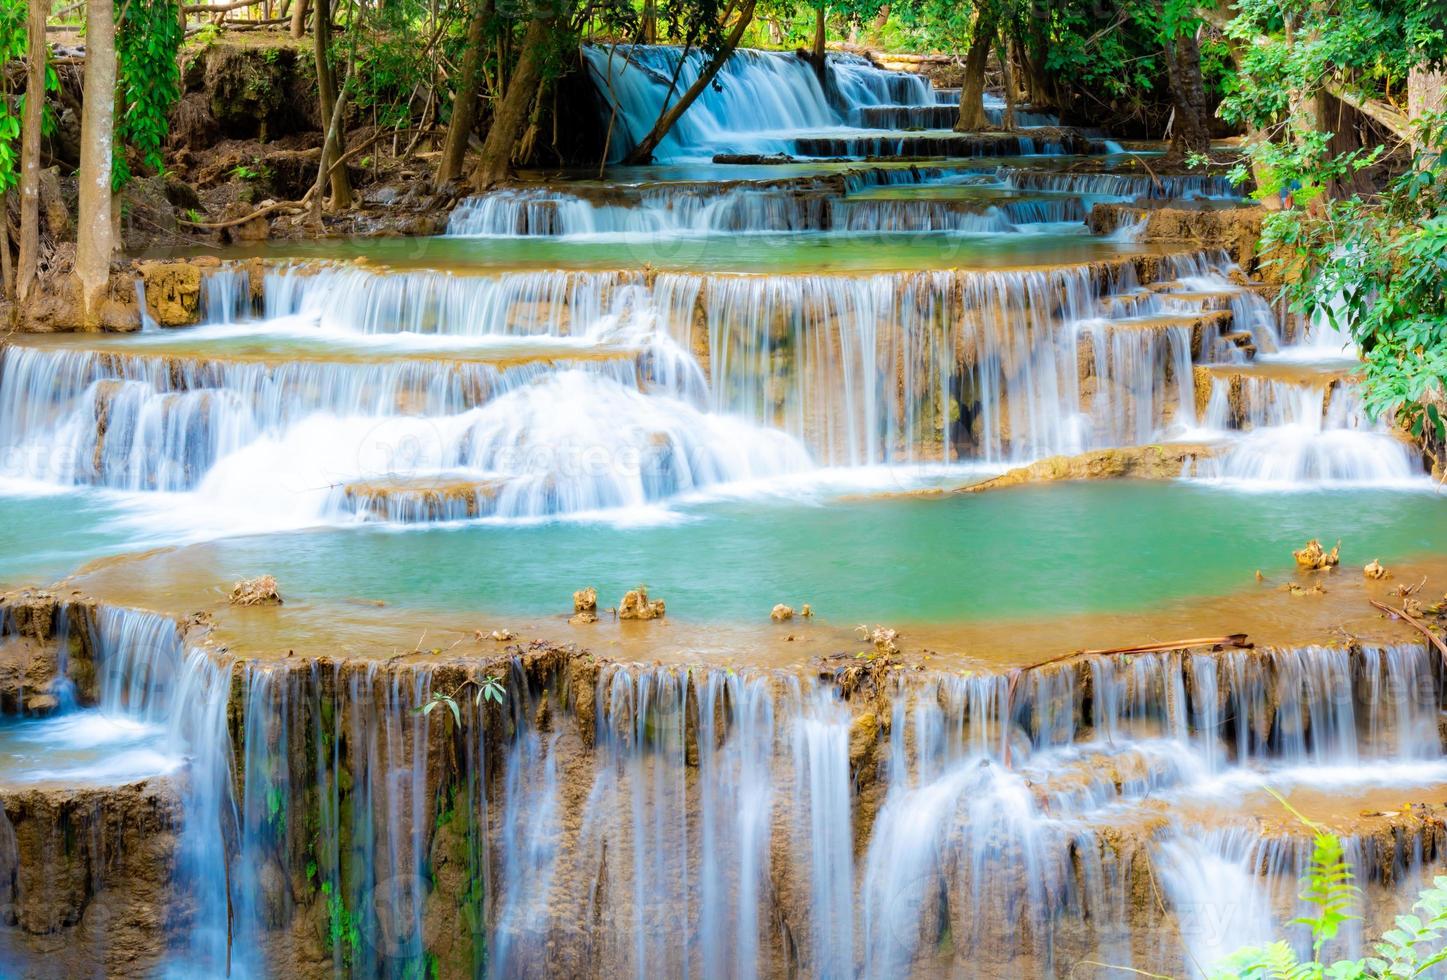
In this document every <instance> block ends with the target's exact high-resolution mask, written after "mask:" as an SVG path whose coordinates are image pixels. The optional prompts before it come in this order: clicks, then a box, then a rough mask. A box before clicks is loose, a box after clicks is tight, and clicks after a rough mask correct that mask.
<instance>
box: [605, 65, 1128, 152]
mask: <svg viewBox="0 0 1447 980" xmlns="http://www.w3.org/2000/svg"><path fill="white" fill-rule="evenodd" d="M708 57H709V56H708V55H707V54H705V53H704V52H701V51H697V50H695V51H690V52H688V54H687V55H686V56H685V55H684V53H683V51H682V49H680V48H676V47H668V46H649V45H626V44H620V45H586V46H584V48H583V58H584V60H585V61H586V62H587V64H588V67H589V70H590V71H591V73H592V76H593V79H594V83H595V85H596V86H597V88H598V91H599V94H600V96H601V97H602V98H603V100H604V102H605V103H606V104H607V106H608V119H607V120H606V121H607V122H608V123H609V124H610V129H611V132H612V134H613V135H612V138H611V140H610V150H609V153H610V159H611V160H612V161H614V162H616V161H619V160H621V159H623V158H624V156H625V155H626V154H627V152H628V151H629V150H630V149H631V148H632V147H634V146H635V145H637V144H638V143H639V142H640V141H641V140H642V139H643V138H644V137H645V136H646V135H647V134H648V132H649V131H650V130H651V129H652V127H653V123H654V121H655V120H656V119H657V118H658V116H659V115H660V113H661V112H662V111H663V109H664V108H665V106H666V105H667V104H668V103H669V102H670V101H671V100H672V99H674V98H676V97H677V93H680V92H682V91H684V90H686V89H687V88H688V87H689V86H690V85H691V84H692V83H693V82H694V81H695V80H696V79H697V77H698V75H699V73H700V72H701V71H702V70H703V68H704V66H705V64H707V61H708ZM680 62H681V64H680ZM825 71H826V72H827V88H828V90H829V91H827V92H826V90H825V89H826V86H825V85H821V84H820V80H819V77H818V75H816V74H815V72H814V69H813V67H812V66H811V65H810V64H809V63H808V62H807V61H805V60H804V59H803V58H801V57H799V56H798V55H797V54H795V53H793V52H788V51H759V50H753V49H740V50H738V51H736V52H734V53H733V54H732V55H731V56H730V57H729V59H728V61H727V62H725V64H724V66H723V68H722V69H721V70H720V71H719V73H718V76H717V77H716V78H715V80H714V84H712V85H710V86H709V87H707V88H706V89H705V90H704V91H703V93H702V94H701V95H700V96H699V98H698V100H697V101H696V102H694V104H693V105H691V106H690V107H689V108H688V110H687V111H686V112H684V114H683V115H682V116H681V117H679V119H678V121H677V122H676V123H675V124H674V126H673V128H672V129H671V130H670V131H669V132H668V134H667V135H666V136H664V138H663V140H662V142H661V143H660V144H659V146H658V149H657V150H656V151H655V152H654V159H655V160H656V161H657V162H662V163H685V162H700V161H705V162H706V161H708V160H711V159H712V158H713V156H714V154H716V153H728V154H760V155H769V154H781V153H782V154H789V155H797V156H802V157H839V156H843V157H860V156H891V155H904V154H908V155H926V156H947V155H956V154H957V153H959V152H961V151H962V152H963V155H966V156H968V155H974V154H976V153H986V154H990V153H994V154H998V153H1002V152H1007V151H1009V152H1012V153H1022V154H1031V153H1061V152H1065V150H1064V148H1063V147H1062V145H1061V144H1060V143H1059V141H1058V140H1050V141H1035V140H1032V139H1031V137H1029V136H1020V137H1017V138H1015V139H1007V140H995V141H990V142H984V143H981V142H978V141H976V142H974V143H971V142H970V141H969V140H967V139H965V140H962V139H954V138H953V137H951V136H949V135H948V134H947V133H944V134H939V136H942V137H944V138H943V139H940V138H933V139H930V138H919V137H906V136H905V135H904V134H903V132H902V131H903V130H906V129H909V130H915V129H918V128H921V127H923V128H925V129H927V130H935V131H940V130H944V131H948V130H949V129H950V128H951V126H952V125H953V122H952V120H951V119H950V118H949V116H950V112H951V110H950V108H949V107H948V106H944V105H941V104H940V101H939V99H938V98H937V96H936V93H935V91H934V90H933V89H932V87H931V85H930V82H929V81H928V80H927V79H925V78H924V77H923V76H921V75H916V74H911V73H907V72H893V71H885V70H882V69H880V68H877V67H875V66H874V65H873V64H871V63H870V62H869V61H868V60H866V59H865V58H862V57H860V56H858V55H849V54H836V53H831V54H829V55H827V58H826V62H825ZM990 108H991V109H993V110H994V111H995V112H996V114H997V115H998V113H999V112H1001V111H1002V106H1000V105H994V104H992V105H991V106H990ZM1054 123H1055V119H1054V117H1050V116H1044V115H1033V114H1030V113H1022V115H1021V119H1020V124H1021V125H1027V126H1028V125H1054ZM1081 145H1082V146H1084V145H1085V144H1081ZM1100 149H1101V150H1106V149H1108V147H1104V146H1102V147H1100Z"/></svg>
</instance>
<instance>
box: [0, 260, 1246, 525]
mask: <svg viewBox="0 0 1447 980" xmlns="http://www.w3.org/2000/svg"><path fill="white" fill-rule="evenodd" d="M1222 262H1224V259H1222V258H1221V257H1219V256H1209V255H1202V256H1195V257H1183V258H1175V259H1158V260H1151V262H1149V263H1146V264H1142V265H1141V268H1142V269H1143V270H1148V271H1149V273H1150V274H1151V275H1154V276H1156V277H1158V278H1162V279H1165V280H1169V281H1177V280H1179V279H1180V278H1181V277H1182V276H1186V275H1187V274H1196V273H1199V274H1201V275H1214V276H1216V277H1217V278H1218V279H1220V278H1221V274H1220V273H1219V272H1212V271H1211V270H1212V269H1219V268H1222V266H1221V265H1220V263H1222ZM219 275H220V276H222V277H223V278H229V277H231V276H232V273H231V272H230V271H228V270H222V272H220V273H219ZM1221 281H1222V282H1224V279H1221ZM1135 292H1141V289H1140V287H1139V286H1138V278H1137V271H1136V264H1134V263H1132V262H1128V261H1127V262H1118V263H1114V264H1110V265H1105V266H1099V267H1098V266H1077V267H1064V268H1061V269H1058V270H1052V271H1038V272H1037V271H1029V272H998V273H995V272H979V273H976V272H934V273H890V274H879V275H871V276H787V277H778V276H775V277H759V276H740V275H700V274H693V273H657V274H655V275H653V276H652V277H651V279H645V278H644V277H643V276H642V275H639V274H635V273H574V272H538V273H507V274H500V275H495V276H454V275H448V274H442V273H434V272H411V273H377V272H371V271H367V270H363V269H358V268H347V267H328V266H324V267H319V268H315V267H305V266H285V267H281V268H278V269H275V270H274V271H272V272H270V273H268V274H267V275H266V279H265V290H264V297H265V298H264V306H265V310H266V314H267V319H266V320H264V321H260V322H263V323H267V324H278V323H286V324H290V325H291V326H289V327H288V328H287V329H288V330H289V331H290V332H289V333H286V334H285V336H286V337H288V338H297V337H300V338H301V339H305V338H306V336H307V335H308V334H311V335H315V336H317V337H319V338H325V339H327V340H328V341H329V342H330V345H331V346H329V347H327V348H324V349H318V351H317V353H315V354H312V355H309V356H308V357H306V358H305V359H290V358H284V357H282V356H280V355H279V356H278V357H276V358H268V357H267V356H265V355H257V354H255V353H247V354H245V355H243V356H237V357H228V356H226V354H225V346H224V344H223V343H220V342H218V344H217V345H216V346H214V347H213V348H211V349H212V351H213V353H208V354H192V353H189V352H188V353H184V354H182V353H177V354H171V355H162V354H148V353H144V352H143V350H142V349H137V350H134V351H132V350H129V349H127V350H124V351H122V350H119V349H117V350H103V351H93V350H72V349H68V348H65V347H60V348H55V349H50V348H44V347H16V348H11V349H8V350H6V351H5V352H4V354H3V360H0V432H3V433H4V434H5V437H6V441H7V443H8V444H9V445H10V446H12V447H15V448H16V449H17V450H19V451H17V452H13V453H12V454H11V455H10V457H9V458H11V459H14V460H18V461H19V464H20V466H21V468H19V469H18V470H17V471H15V472H13V473H12V474H11V475H16V476H25V477H28V478H32V479H42V480H46V481H48V482H52V483H58V484H62V485H66V484H70V485H74V484H98V485H102V486H107V487H113V488H116V489H123V490H130V491H152V490H165V491H191V492H194V493H197V494H199V495H200V496H201V497H202V498H203V499H209V500H210V501H211V502H214V503H218V504H222V505H227V506H235V507H239V508H242V509H247V508H250V509H255V508H256V507H257V506H258V502H259V501H266V500H273V501H274V503H273V505H274V506H275V507H276V508H278V509H279V510H278V520H284V521H285V522H288V523H290V524H293V525H294V524H295V523H296V522H298V521H301V522H305V521H306V520H307V519H311V520H317V519H325V518H327V517H328V515H342V514H347V513H350V512H352V511H353V510H358V509H360V510H361V511H363V512H365V513H368V514H371V515H374V516H375V515H377V514H378V513H381V512H388V513H390V512H391V508H390V505H389V506H387V507H380V508H379V506H378V504H377V495H376V494H375V493H370V494H358V493H357V492H356V491H355V490H349V488H350V487H352V485H354V484H357V483H371V484H375V483H376V482H377V481H389V482H392V483H395V482H396V481H397V480H398V479H399V478H403V480H404V482H405V480H407V479H414V478H416V479H421V480H423V481H427V482H429V483H430V484H431V485H432V487H433V489H434V490H435V488H436V487H437V486H438V485H442V484H447V485H455V484H459V483H461V484H464V485H470V486H471V487H473V488H474V489H477V488H481V487H483V486H487V487H489V488H492V489H491V490H490V491H489V492H488V493H487V494H486V497H487V499H488V501H489V502H488V504H487V507H486V513H487V514H496V515H499V516H538V515H544V514H553V513H567V512H575V511H579V510H592V509H597V508H606V507H626V506H633V505H637V504H641V503H646V502H648V501H650V500H659V499H663V498H666V497H669V496H672V495H675V494H677V493H678V492H681V491H683V490H686V489H689V488H694V487H700V486H706V485H709V484H713V483H718V482H726V481H729V480H736V479H753V478H757V477H760V476H770V475H776V474H780V473H787V472H794V471H798V470H800V469H803V468H806V467H807V466H809V465H810V460H809V457H808V456H806V455H805V452H806V449H805V447H807V452H808V453H809V456H812V458H813V461H814V462H818V463H826V464H830V465H861V464H873V463H885V462H901V461H902V462H908V461H913V460H931V459H980V460H998V461H1006V460H1019V459H1030V458H1035V457H1037V456H1040V455H1046V454H1050V453H1058V452H1073V451H1080V450H1082V449H1087V448H1092V447H1096V446H1111V445H1121V444H1129V443H1132V442H1137V441H1141V440H1143V439H1146V438H1149V437H1150V436H1151V435H1152V434H1153V433H1155V432H1156V431H1158V430H1160V429H1161V428H1162V427H1163V426H1165V425H1167V424H1170V423H1171V422H1172V421H1174V422H1176V423H1178V424H1190V423H1191V422H1192V421H1193V419H1192V418H1190V417H1189V416H1190V414H1191V412H1192V410H1193V409H1192V406H1193V405H1194V397H1193V394H1192V391H1191V388H1190V385H1191V382H1192V375H1191V372H1190V371H1189V370H1187V366H1188V364H1186V363H1184V362H1183V363H1177V362H1182V359H1183V358H1188V355H1189V350H1190V347H1191V344H1192V343H1193V342H1194V339H1193V334H1192V330H1193V327H1192V326H1191V319H1190V316H1189V315H1185V317H1184V319H1183V320H1182V321H1181V325H1179V326H1177V325H1175V321H1170V322H1167V323H1166V324H1165V325H1162V324H1155V325H1153V326H1147V325H1143V324H1141V323H1139V322H1127V321H1117V320H1112V319H1110V318H1109V317H1104V318H1102V316H1101V314H1102V312H1103V311H1104V306H1103V300H1104V298H1106V297H1111V296H1117V295H1124V294H1132V293H1135ZM1169 296H1170V293H1169V292H1164V291H1144V295H1143V298H1141V299H1139V300H1136V301H1133V304H1132V306H1131V312H1132V313H1133V314H1134V315H1137V316H1139V315H1141V313H1142V311H1155V312H1160V311H1162V310H1163V308H1164V307H1163V303H1164V302H1165V300H1164V299H1163V298H1168V297H1169ZM227 303H228V305H227V310H228V311H230V310H231V309H232V308H231V307H230V305H229V300H228V301H227ZM227 315H230V314H229V312H228V314H227ZM1194 329H1199V327H1196V328H1194ZM426 337H433V338H435V339H436V340H437V342H439V343H441V344H443V345H452V346H443V347H437V348H433V349H428V348H426V347H421V348H418V347H410V346H409V347H402V348H396V347H394V346H388V345H392V344H395V343H396V342H397V341H399V340H403V339H406V338H411V339H407V340H406V343H408V344H415V343H420V342H421V341H422V339H423V338H426ZM496 343H506V344H513V345H514V346H510V347H508V346H505V347H503V348H500V349H498V352H497V353H495V354H489V353H488V351H489V347H488V346H487V345H489V344H496ZM457 345H461V346H457ZM468 345H481V346H468ZM517 345H521V346H520V347H519V346H517ZM584 420H592V421H593V422H595V425H593V426H583V427H580V423H581V422H583V421H584ZM595 456H597V457H598V460H597V461H601V462H602V463H603V464H604V465H602V466H601V467H599V466H594V467H592V468H589V467H587V466H580V465H577V464H579V463H580V462H581V461H586V460H588V459H591V458H593V457H595ZM613 463H617V464H618V465H616V466H614V465H611V464H613ZM298 467H300V468H301V469H298ZM282 473H285V474H287V476H286V478H285V479H284V480H282V481H281V484H280V486H277V484H276V481H275V479H274V478H275V476H276V475H277V474H282ZM268 486H271V488H272V489H270V490H268ZM389 499H392V500H395V501H397V502H398V507H399V508H401V509H400V510H398V511H397V512H398V513H401V512H403V511H405V510H406V508H407V507H408V506H410V503H409V502H408V496H407V495H406V494H403V495H401V496H398V495H397V494H396V493H395V492H394V493H392V494H391V495H390V497H389ZM471 499H472V501H473V502H472V503H470V504H468V505H467V507H465V508H464V510H463V512H462V513H464V514H466V515H467V516H478V514H479V512H480V511H479V503H478V498H477V496H476V494H474V495H473V497H472V498H471ZM412 502H413V503H415V501H412Z"/></svg>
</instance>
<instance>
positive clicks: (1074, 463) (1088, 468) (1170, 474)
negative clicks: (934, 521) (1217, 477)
mask: <svg viewBox="0 0 1447 980" xmlns="http://www.w3.org/2000/svg"><path fill="white" fill-rule="evenodd" d="M1214 451H1215V449H1214V447H1213V446H1210V445H1207V444H1204V443H1173V444H1169V445H1161V446H1126V447H1123V448H1120V449H1099V450H1095V451H1094V452H1088V453H1081V454H1079V455H1078V456H1050V457H1048V458H1046V459H1041V460H1036V461H1035V462H1033V463H1031V464H1029V465H1028V466H1019V467H1016V468H1015V469H1013V470H1009V471H1008V472H1005V473H1002V474H1000V475H999V476H996V477H992V478H991V479H988V480H982V481H980V482H979V483H972V484H970V485H968V486H964V487H960V488H959V489H958V491H957V492H959V493H982V492H984V491H986V490H998V489H1001V488H1003V487H1013V486H1020V485H1023V484H1028V483H1047V482H1053V481H1058V480H1111V479H1121V478H1125V477H1131V478H1135V479H1145V480H1173V479H1175V478H1176V477H1178V476H1180V475H1181V473H1182V471H1183V470H1184V469H1185V468H1186V466H1187V465H1188V464H1190V463H1193V462H1195V461H1196V460H1198V459H1202V458H1205V457H1208V456H1210V455H1211V454H1212V453H1213V452H1214Z"/></svg>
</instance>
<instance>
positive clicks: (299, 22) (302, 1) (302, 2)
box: [291, 0, 308, 38]
mask: <svg viewBox="0 0 1447 980" xmlns="http://www.w3.org/2000/svg"><path fill="white" fill-rule="evenodd" d="M307 6H308V4H307V0H296V6H295V7H293V8H292V11H291V36H292V37H296V38H300V37H305V36H306V13H307Z"/></svg>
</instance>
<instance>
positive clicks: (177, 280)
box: [136, 262, 201, 327]
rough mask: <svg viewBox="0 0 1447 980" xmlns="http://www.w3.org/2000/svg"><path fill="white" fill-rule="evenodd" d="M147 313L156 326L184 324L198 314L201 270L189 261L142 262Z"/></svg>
mask: <svg viewBox="0 0 1447 980" xmlns="http://www.w3.org/2000/svg"><path fill="white" fill-rule="evenodd" d="M136 268H137V271H138V272H139V273H140V276H141V282H142V284H144V286H145V291H146V312H147V313H148V314H150V317H151V319H153V320H155V321H156V323H157V325H158V326H162V327H187V326H190V325H192V324H194V323H196V322H197V321H198V320H200V317H201V270H200V268H198V267H197V266H195V265H192V264H191V263H189V262H141V263H138V265H137V266H136Z"/></svg>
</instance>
